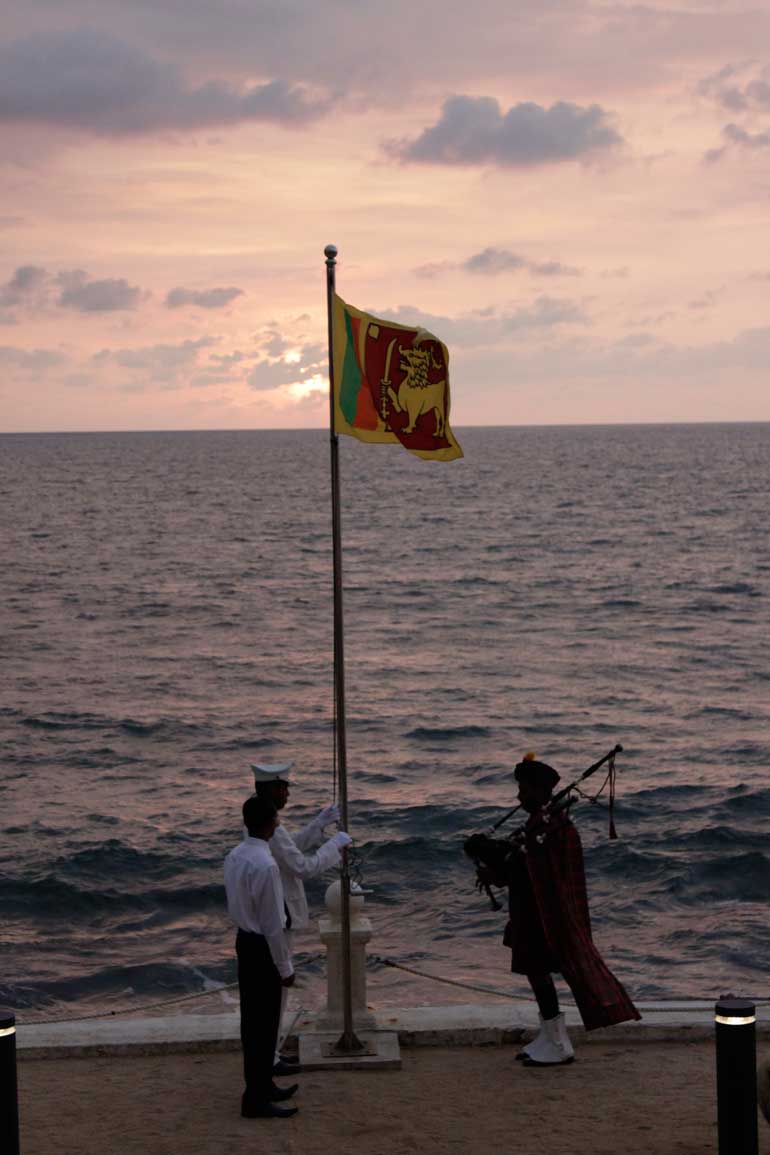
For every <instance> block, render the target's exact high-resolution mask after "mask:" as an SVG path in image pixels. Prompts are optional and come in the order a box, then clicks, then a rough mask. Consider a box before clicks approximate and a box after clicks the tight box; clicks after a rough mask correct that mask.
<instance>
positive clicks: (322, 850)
mask: <svg viewBox="0 0 770 1155" xmlns="http://www.w3.org/2000/svg"><path fill="white" fill-rule="evenodd" d="M322 838H323V830H321V828H320V827H319V826H318V823H317V822H311V823H310V825H309V826H306V827H305V828H304V830H300V831H299V833H298V834H293V835H292V834H289V832H288V830H287V829H286V827H285V826H283V825H281V826H277V827H276V829H275V834H274V835H273V837H272V838H271V839H270V850H271V851H272V854H273V858H274V859H275V861H276V862H277V863H278V866H279V868H280V871H281V881H282V882H283V893H284V898H285V900H286V905H287V907H288V908H289V914H290V915H291V929H292V930H300V929H301V928H302V927H305V926H307V925H308V922H309V917H308V909H307V898H306V897H305V887H304V885H303V879H305V878H315V877H316V875H318V874H323V873H324V871H326V870H330V869H331V868H332V867H334V866H338V865H339V861H340V852H339V850H338V849H337V847H336V846H335V845H334V843H331V842H329V841H327V842H324V844H323V846H319V847H318V850H316V851H315V852H314V853H313V854H305V853H303V852H304V851H305V850H307V849H308V848H309V847H311V846H313V845H315V844H316V843H317V842H320V841H321V839H322Z"/></svg>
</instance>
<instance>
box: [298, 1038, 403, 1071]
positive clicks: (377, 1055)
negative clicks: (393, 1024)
mask: <svg viewBox="0 0 770 1155" xmlns="http://www.w3.org/2000/svg"><path fill="white" fill-rule="evenodd" d="M357 1035H358V1039H359V1042H361V1043H363V1047H364V1049H363V1050H361V1051H358V1050H357V1051H354V1052H352V1053H351V1054H348V1055H344V1054H340V1053H339V1051H337V1050H336V1047H337V1043H338V1042H339V1038H340V1035H339V1031H335V1032H334V1033H333V1034H331V1033H330V1034H327V1033H325V1032H323V1033H322V1032H315V1031H313V1032H308V1033H307V1034H302V1035H300V1036H299V1062H300V1067H301V1068H302V1070H303V1071H331V1070H338V1071H363V1070H367V1069H368V1070H372V1071H381V1070H386V1069H390V1070H393V1071H400V1070H401V1049H400V1047H399V1044H398V1034H397V1032H396V1031H364V1032H361V1031H359V1032H357Z"/></svg>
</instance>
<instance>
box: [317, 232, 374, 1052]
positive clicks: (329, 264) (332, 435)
mask: <svg viewBox="0 0 770 1155" xmlns="http://www.w3.org/2000/svg"><path fill="white" fill-rule="evenodd" d="M324 256H325V257H326V307H327V312H328V317H329V418H330V419H329V439H330V445H331V482H332V552H333V557H334V712H335V726H336V747H337V777H338V782H339V799H340V813H341V818H342V822H341V826H342V829H343V830H345V831H346V830H347V829H348V776H347V745H346V733H345V649H344V642H345V637H344V630H343V618H342V526H341V519H340V467H339V437H338V436H337V433H336V430H335V421H334V291H335V270H336V266H337V246H336V245H327V246H326V248H325V249H324ZM340 881H341V884H342V886H341V891H342V894H341V898H342V979H343V1012H344V1018H343V1030H342V1034H341V1036H340V1038H339V1039H338V1040H337V1043H336V1045H335V1047H334V1050H335V1052H336V1053H338V1054H350V1053H352V1052H356V1051H363V1050H364V1049H365V1047H364V1044H363V1043H362V1042H361V1041H360V1039H358V1038H357V1037H356V1033H355V1031H354V1030H353V981H352V964H351V949H350V865H349V862H348V849H347V847H343V850H342V867H341V871H340Z"/></svg>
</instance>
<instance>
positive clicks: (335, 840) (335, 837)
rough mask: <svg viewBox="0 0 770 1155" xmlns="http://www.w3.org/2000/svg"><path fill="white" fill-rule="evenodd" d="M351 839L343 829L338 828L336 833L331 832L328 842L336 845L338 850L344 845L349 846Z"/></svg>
mask: <svg viewBox="0 0 770 1155" xmlns="http://www.w3.org/2000/svg"><path fill="white" fill-rule="evenodd" d="M352 841H353V839H352V838H351V837H350V835H349V834H346V833H345V831H344V830H338V831H337V833H336V834H332V836H331V838H330V839H329V842H331V844H332V845H333V846H336V847H337V849H338V850H342V849H343V847H345V846H350V845H351V843H352Z"/></svg>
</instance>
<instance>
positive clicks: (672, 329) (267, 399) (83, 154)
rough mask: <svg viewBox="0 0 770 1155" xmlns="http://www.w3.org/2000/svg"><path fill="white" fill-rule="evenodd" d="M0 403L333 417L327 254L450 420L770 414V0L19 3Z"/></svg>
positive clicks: (59, 424)
mask: <svg viewBox="0 0 770 1155" xmlns="http://www.w3.org/2000/svg"><path fill="white" fill-rule="evenodd" d="M0 28H2V40H0V134H2V147H1V148H0V174H1V176H2V192H3V195H2V200H1V201H0V430H3V431H11V432H16V431H37V430H123V429H209V428H210V429H224V428H263V427H264V428H275V427H312V426H323V425H324V424H326V422H327V421H328V400H327V396H326V389H327V385H326V373H327V363H326V357H327V351H326V302H325V281H324V275H325V274H324V264H323V248H324V245H325V244H327V243H329V242H333V243H334V244H336V245H337V246H338V248H339V265H338V270H337V287H338V291H339V292H340V293H341V295H342V296H343V297H344V298H345V299H346V300H348V301H349V302H351V303H352V304H354V305H356V306H357V307H358V308H360V309H365V310H368V311H370V312H373V313H376V314H379V315H383V316H386V317H388V318H391V319H395V320H399V321H401V322H402V323H404V324H409V323H412V322H415V323H417V324H420V325H423V326H425V327H426V328H428V329H430V330H431V331H432V332H434V333H435V334H436V335H437V336H439V337H440V338H441V339H442V340H443V341H444V342H445V343H446V344H447V345H448V347H449V351H450V356H451V381H452V423H453V425H455V426H462V425H468V424H482V425H503V424H541V423H545V424H551V423H572V422H581V423H582V422H626V421H628V422H636V421H721V420H770V310H768V299H769V298H770V6H768V5H767V4H759V3H753V2H751V0H747V2H746V3H745V4H744V3H742V2H740V0H712V2H710V3H708V2H705V0H680V2H679V3H668V2H664V0H660V2H658V0H652V2H651V3H646V4H645V3H639V4H635V3H622V2H621V3H612V2H608V3H598V2H594V0H476V2H475V3H473V4H456V3H452V0H411V2H406V0H389V3H387V4H386V3H382V2H379V3H376V4H375V3H370V2H369V0H205V2H204V0H24V4H18V3H13V4H12V3H10V0H3V2H2V23H1V24H0Z"/></svg>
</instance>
